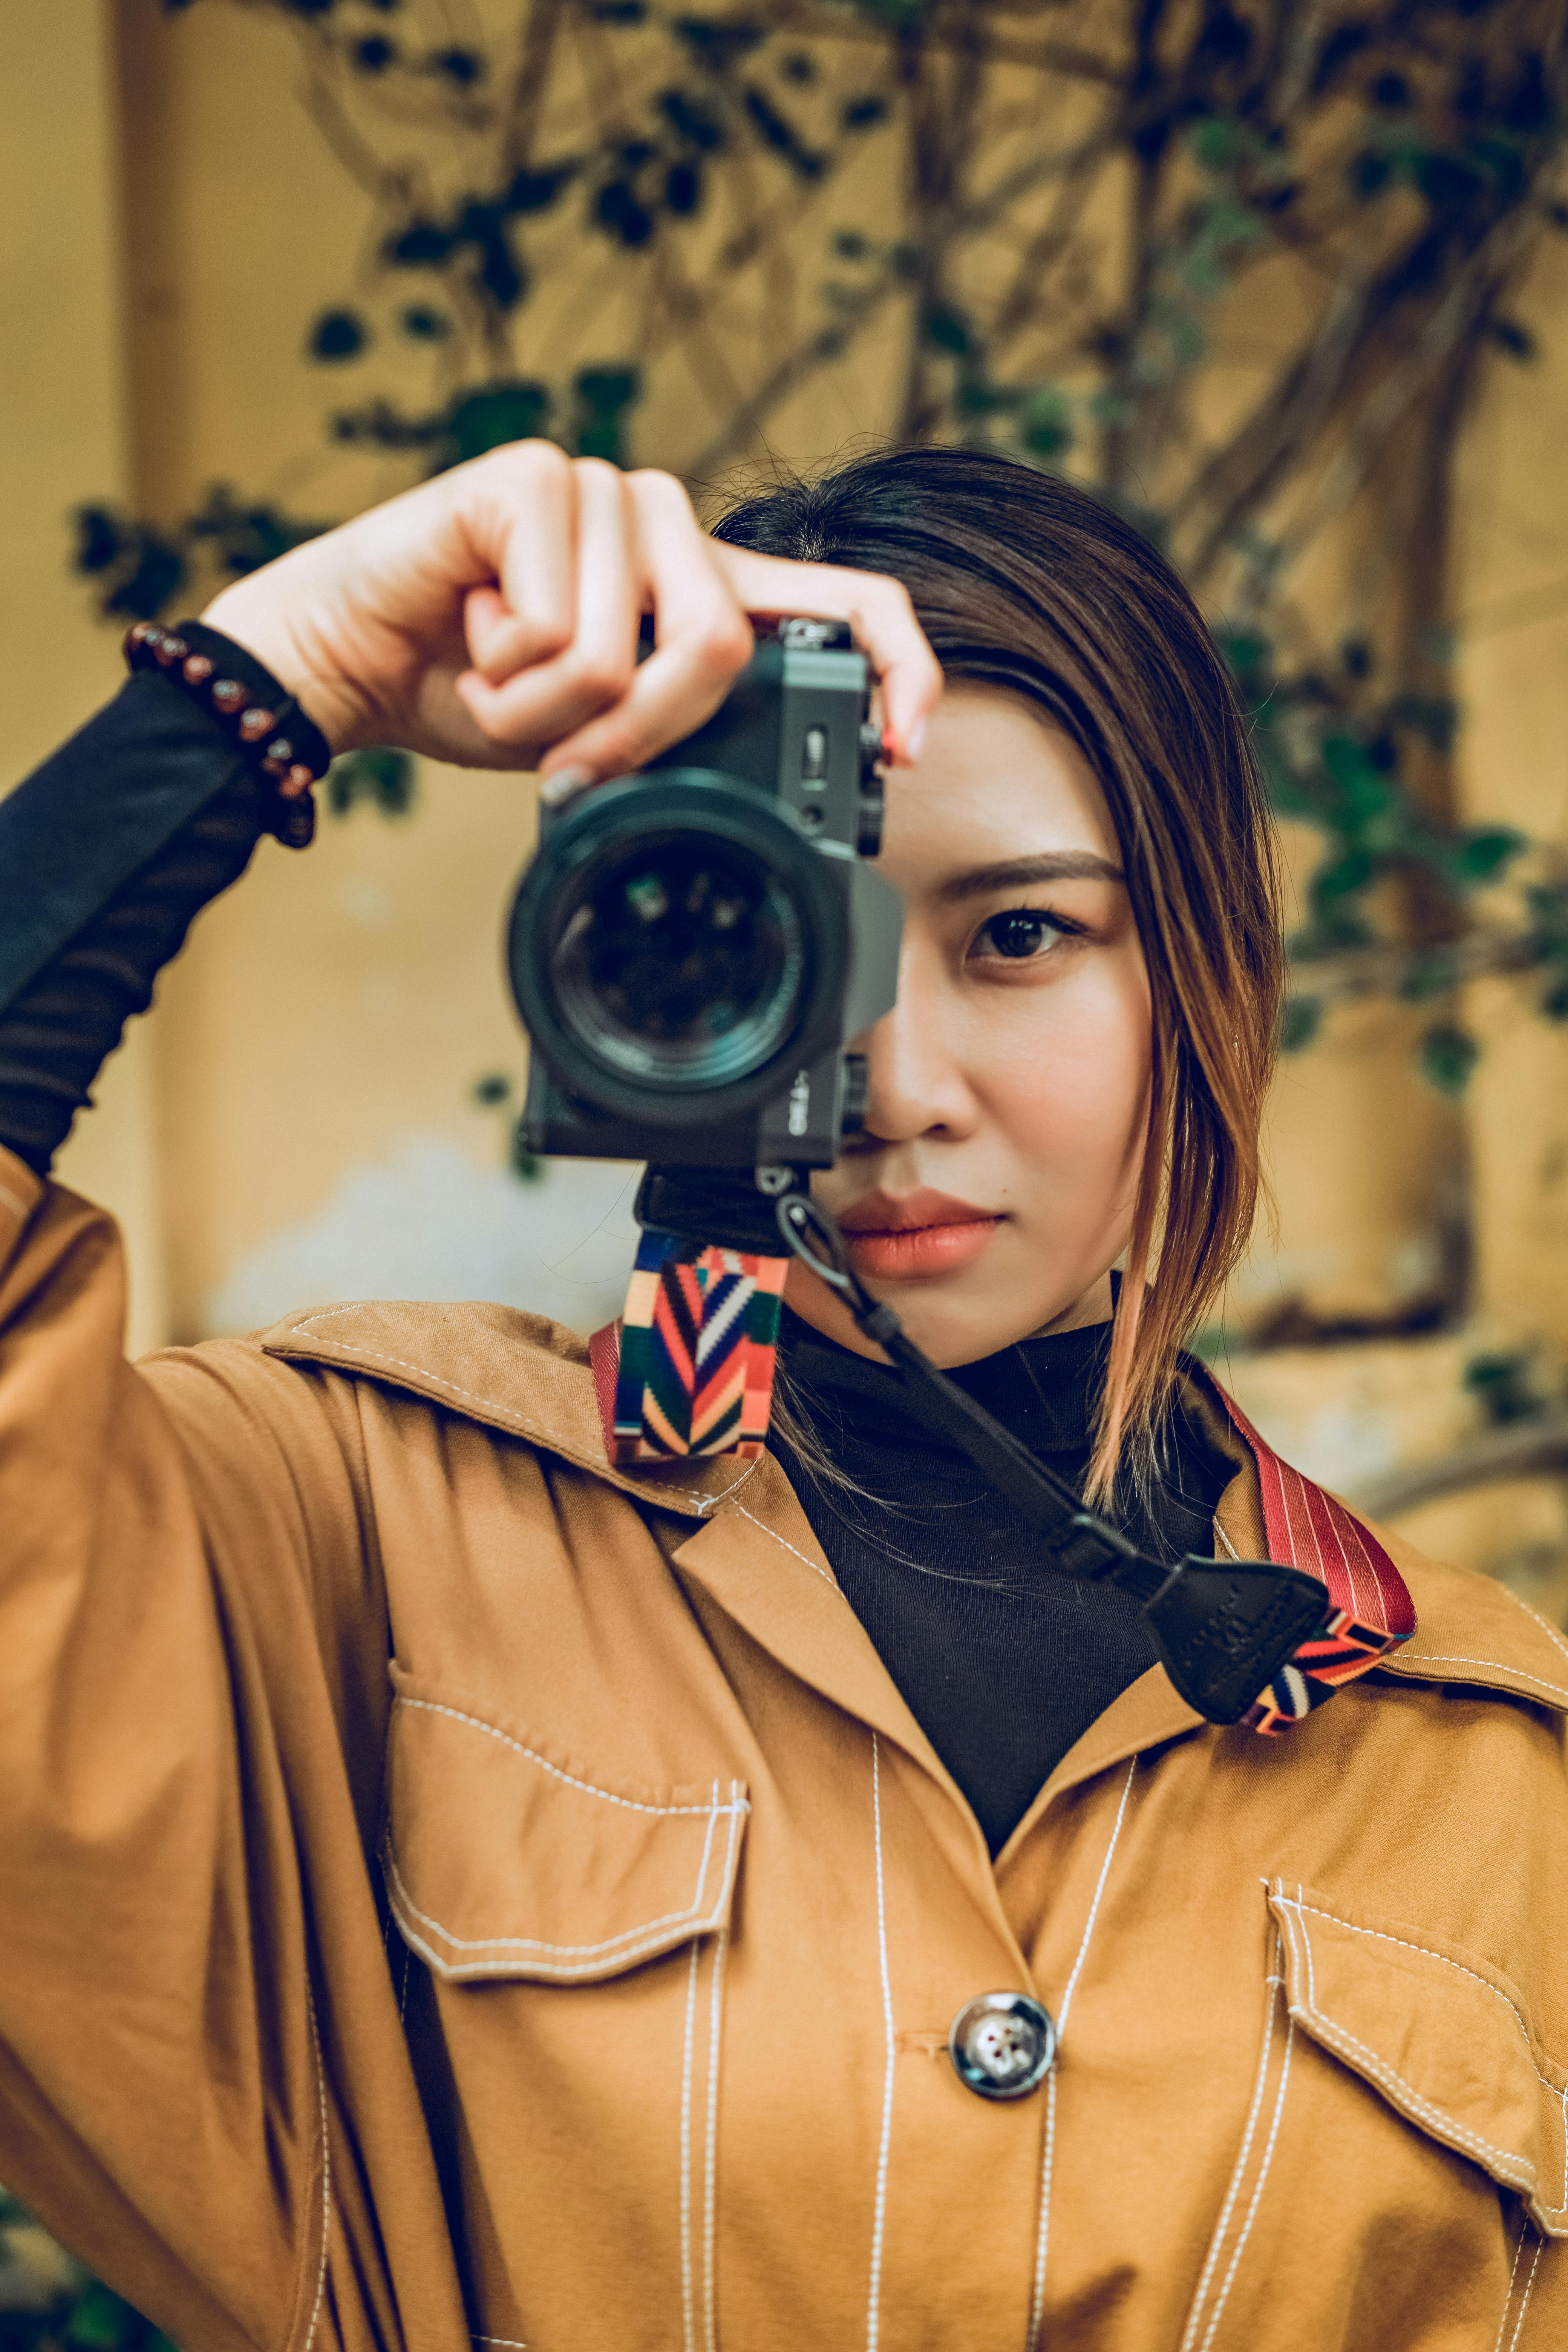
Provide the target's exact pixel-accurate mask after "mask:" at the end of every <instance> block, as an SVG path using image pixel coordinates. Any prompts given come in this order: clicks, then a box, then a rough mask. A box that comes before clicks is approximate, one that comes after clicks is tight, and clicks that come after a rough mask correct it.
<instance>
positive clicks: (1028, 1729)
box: [775, 1308, 1234, 1854]
mask: <svg viewBox="0 0 1568 2352" xmlns="http://www.w3.org/2000/svg"><path fill="white" fill-rule="evenodd" d="M1109 1333H1110V1326H1109V1325H1107V1324H1099V1325H1096V1326H1093V1327H1091V1328H1089V1329H1087V1330H1082V1331H1067V1332H1063V1333H1061V1334H1060V1336H1059V1337H1057V1338H1054V1339H1026V1340H1024V1341H1023V1342H1022V1343H1021V1344H1020V1345H1018V1346H1016V1347H1013V1348H1006V1349H1003V1351H1002V1352H1001V1353H1000V1354H999V1355H995V1356H987V1357H986V1358H985V1359H984V1361H983V1362H981V1363H978V1364H966V1365H963V1366H961V1367H960V1368H958V1369H957V1370H952V1371H951V1372H950V1373H949V1376H948V1377H949V1378H950V1379H951V1380H953V1381H957V1382H958V1384H959V1385H960V1387H962V1388H963V1389H965V1390H967V1391H968V1392H969V1394H970V1395H971V1396H972V1397H973V1398H974V1399H975V1401H976V1402H977V1403H980V1404H983V1405H984V1407H985V1408H986V1410H987V1412H991V1413H994V1415H995V1417H996V1419H997V1420H998V1421H1001V1422H1004V1423H1005V1424H1006V1426H1007V1427H1008V1428H1009V1429H1010V1430H1011V1431H1012V1432H1013V1433H1014V1434H1015V1435H1016V1436H1017V1437H1019V1438H1021V1439H1022V1440H1023V1441H1024V1443H1025V1444H1026V1445H1027V1446H1028V1447H1029V1449H1030V1451H1031V1452H1032V1453H1035V1454H1038V1455H1040V1456H1041V1458H1042V1459H1044V1460H1046V1461H1047V1462H1048V1463H1049V1465H1050V1466H1051V1468H1052V1469H1053V1470H1055V1471H1056V1472H1057V1474H1058V1476H1059V1477H1062V1478H1065V1479H1066V1480H1067V1482H1068V1485H1069V1486H1072V1487H1074V1488H1075V1489H1076V1490H1077V1491H1078V1492H1079V1493H1081V1492H1082V1489H1083V1481H1084V1476H1085V1474H1086V1472H1087V1470H1088V1467H1089V1446H1090V1425H1091V1423H1092V1420H1093V1415H1094V1412H1095V1408H1096V1405H1097V1403H1098V1402H1099V1397H1100V1388H1101V1384H1102V1382H1103V1380H1104V1375H1105V1357H1106V1349H1107V1345H1108V1341H1109ZM780 1363H781V1368H782V1370H783V1371H784V1382H785V1390H786V1393H787V1394H788V1397H789V1400H790V1403H791V1405H792V1407H793V1409H794V1411H795V1414H796V1416H797V1417H798V1418H799V1419H800V1420H801V1421H803V1422H804V1423H805V1424H806V1425H807V1426H808V1427H809V1429H810V1430H811V1432H812V1433H813V1435H814V1436H815V1437H816V1440H817V1442H818V1444H820V1446H821V1448H822V1450H823V1452H824V1453H825V1454H826V1455H827V1456H828V1458H829V1459H830V1461H831V1462H832V1463H833V1464H834V1465H835V1466H836V1467H837V1469H838V1470H839V1471H841V1472H842V1473H843V1474H844V1476H845V1478H846V1479H847V1481H849V1482H850V1483H849V1484H847V1485H841V1484H840V1483H839V1482H838V1481H837V1479H834V1478H830V1477H828V1476H826V1475H824V1474H823V1472H822V1471H821V1469H820V1468H818V1467H817V1466H816V1465H813V1464H812V1463H811V1461H810V1460H809V1458H808V1457H807V1456H805V1455H804V1454H802V1453H800V1452H797V1451H795V1449H794V1448H793V1447H791V1446H789V1445H788V1444H784V1443H780V1442H779V1441H777V1440H775V1449H776V1451H777V1452H778V1454H779V1458H780V1460H781V1462H782V1464H783V1466H784V1471H785V1472H786V1474H787V1475H788V1477H789V1481H790V1484H791V1485H792V1486H794V1488H795V1493H796V1495H797V1496H799V1498H800V1503H801V1507H802V1508H803V1509H804V1510H805V1515H806V1517H807V1518H808V1519H809V1520H810V1522H811V1526H812V1531H813V1533H814V1534H815V1535H816V1539H817V1541H818V1543H819V1544H820V1545H821V1546H822V1549H823V1550H824V1552H825V1553H826V1556H827V1559H828V1562H829V1564H830V1566H831V1567H832V1570H833V1573H834V1575H835V1576H836V1577H837V1580H838V1583H839V1585H840V1587H841V1589H842V1591H843V1592H844V1595H845V1598H846V1599H847V1601H848V1602H849V1605H850V1607H851V1608H852V1609H853V1610H854V1612H855V1613H856V1615H857V1616H858V1618H859V1620H860V1622H861V1623H862V1624H863V1625H864V1626H865V1628H866V1631H867V1633H868V1634H869V1635H870V1637H871V1640H872V1641H873V1643H875V1644H876V1647H877V1649H878V1651H879V1654H880V1655H881V1658H882V1661H883V1663H884V1664H885V1665H886V1666H887V1669H888V1672H889V1674H890V1675H892V1677H893V1680H894V1681H895V1682H896V1683H897V1685H898V1686H899V1688H900V1691H901V1692H902V1693H903V1696H904V1697H905V1699H906V1701H907V1702H908V1704H909V1707H910V1713H911V1714H912V1715H913V1716H914V1717H915V1718H916V1720H917V1721H918V1722H919V1723H920V1725H921V1728H922V1729H923V1730H924V1732H925V1734H926V1737H927V1738H929V1739H930V1741H931V1746H932V1747H933V1748H935V1749H936V1752H937V1754H938V1755H939V1756H940V1757H941V1758H942V1762H943V1763H944V1764H945V1765H946V1766H947V1769H948V1770H949V1771H950V1772H951V1773H952V1777H953V1779H954V1780H956V1781H957V1783H958V1785H959V1787H960V1788H961V1789H962V1790H963V1793H964V1795H965V1796H966V1797H967V1798H968V1800H969V1801H970V1803H971V1805H972V1806H973V1809H974V1813H975V1817H976V1819H977V1820H978V1821H979V1823H980V1826H981V1828H982V1829H983V1830H984V1833H985V1839H986V1843H987V1844H988V1845H989V1846H990V1849H991V1852H992V1853H993V1854H995V1853H999V1852H1000V1851H1001V1849H1002V1847H1003V1846H1004V1845H1005V1843H1006V1841H1007V1839H1008V1837H1009V1836H1010V1835H1011V1833H1012V1832H1013V1831H1014V1830H1015V1829H1016V1827H1017V1824H1018V1823H1019V1822H1020V1821H1021V1820H1022V1819H1023V1817H1024V1815H1025V1813H1026V1811H1027V1810H1028V1808H1029V1806H1030V1804H1031V1802H1032V1801H1033V1800H1034V1798H1035V1796H1036V1794H1037V1791H1038V1790H1039V1789H1040V1788H1041V1787H1042V1786H1043V1785H1044V1783H1045V1781H1046V1780H1047V1779H1048V1777H1049V1775H1050V1773H1051V1771H1052V1770H1053V1769H1054V1768H1055V1767H1056V1765H1057V1764H1058V1763H1059V1762H1060V1760H1061V1759H1062V1758H1063V1757H1064V1756H1065V1755H1066V1754H1067V1751H1068V1748H1070V1747H1071V1746H1072V1744H1073V1742H1074V1741H1075V1740H1076V1739H1077V1738H1079V1735H1080V1733H1082V1732H1084V1731H1086V1730H1087V1729H1088V1727H1089V1725H1090V1724H1091V1723H1092V1722H1093V1721H1094V1719H1095V1717H1097V1716H1098V1715H1100V1714H1102V1713H1103V1712H1104V1710H1105V1708H1106V1707H1107V1706H1110V1702H1111V1700H1112V1699H1113V1698H1115V1697H1116V1696H1117V1695H1118V1693H1119V1692H1121V1691H1123V1690H1125V1689H1126V1688H1127V1686H1128V1685H1129V1684H1130V1683H1132V1682H1135V1681H1136V1680H1137V1678H1138V1676H1139V1675H1141V1674H1142V1673H1143V1672H1144V1670H1145V1668H1146V1667H1148V1666H1150V1665H1152V1664H1153V1660H1154V1653H1153V1649H1152V1645H1151V1643H1150V1641H1149V1637H1148V1634H1147V1633H1145V1631H1144V1628H1143V1623H1142V1618H1141V1616H1140V1614H1139V1607H1138V1603H1137V1601H1135V1600H1133V1599H1132V1597H1131V1594H1129V1593H1125V1592H1121V1591H1118V1589H1117V1588H1116V1587H1115V1586H1114V1585H1107V1584H1091V1583H1089V1582H1086V1581H1084V1580H1081V1579H1079V1578H1075V1577H1069V1576H1063V1575H1059V1574H1057V1573H1055V1572H1054V1571H1052V1570H1048V1569H1046V1568H1043V1567H1041V1566H1040V1565H1039V1542H1038V1538H1037V1537H1036V1536H1035V1535H1034V1533H1033V1532H1032V1530H1031V1529H1030V1528H1029V1526H1028V1523H1027V1521H1026V1520H1025V1519H1024V1518H1023V1517H1022V1516H1021V1515H1020V1514H1019V1513H1018V1512H1017V1511H1016V1509H1015V1508H1014V1507H1013V1505H1012V1504H1011V1503H1009V1502H1008V1501H1007V1499H1006V1497H1005V1496H1003V1495H1001V1494H999V1493H998V1492H997V1491H996V1489H995V1488H994V1486H990V1485H989V1484H988V1483H987V1481H986V1480H985V1479H984V1476H983V1475H981V1473H980V1472H979V1471H978V1470H977V1469H976V1468H975V1467H974V1465H973V1463H972V1462H971V1461H970V1459H969V1457H968V1455H967V1454H963V1453H961V1452H960V1451H959V1449H958V1448H957V1447H956V1446H952V1445H948V1444H944V1443H943V1441H942V1439H941V1438H939V1437H936V1436H935V1435H933V1433H932V1432H931V1428H930V1426H929V1425H928V1424H927V1423H925V1422H923V1421H919V1420H917V1419H915V1418H914V1416H913V1415H912V1414H911V1413H910V1412H909V1410H908V1408H907V1406H906V1404H905V1402H904V1391H903V1388H902V1384H901V1382H900V1379H899V1376H898V1374H897V1373H896V1372H894V1371H892V1370H889V1369H888V1368H887V1367H886V1366H884V1365H880V1364H874V1363H870V1362H868V1361H867V1360H866V1359H865V1358H863V1357H860V1356H856V1355H852V1354H851V1353H850V1352H849V1350H848V1349H846V1348H839V1347H836V1346H834V1345H833V1344H832V1342H831V1341H828V1340H826V1339H821V1338H820V1337H819V1336H818V1334H817V1333H816V1332H815V1331H813V1330H812V1329H810V1328H809V1327H808V1326H807V1325H806V1324H805V1323H802V1322H801V1321H800V1320H799V1319H798V1318H796V1317H795V1316H794V1315H792V1314H790V1312H789V1311H788V1309H787V1308H786V1309H785V1312H784V1328H783V1332H782V1335H781V1340H780ZM1233 1475H1234V1470H1233V1467H1232V1465H1231V1464H1230V1463H1228V1462H1226V1461H1225V1460H1224V1459H1223V1458H1221V1457H1220V1456H1218V1455H1216V1454H1214V1453H1212V1452H1211V1451H1210V1450H1209V1448H1208V1447H1207V1445H1206V1444H1205V1441H1204V1438H1203V1436H1202V1433H1201V1432H1200V1431H1199V1429H1198V1427H1197V1425H1196V1423H1194V1422H1193V1421H1192V1420H1191V1419H1190V1418H1189V1417H1188V1416H1187V1415H1186V1414H1185V1413H1184V1412H1182V1411H1181V1409H1180V1408H1179V1407H1178V1408H1176V1410H1175V1411H1174V1412H1173V1414H1172V1416H1171V1419H1170V1422H1169V1423H1168V1425H1167V1429H1166V1432H1165V1435H1164V1438H1163V1444H1162V1446H1161V1448H1160V1454H1159V1460H1158V1466H1157V1469H1156V1471H1155V1473H1154V1475H1153V1476H1152V1480H1151V1481H1150V1482H1149V1483H1148V1489H1147V1491H1146V1492H1144V1493H1142V1494H1141V1493H1140V1492H1139V1491H1137V1489H1135V1488H1133V1487H1131V1486H1129V1491H1128V1492H1127V1493H1126V1494H1125V1495H1120V1494H1119V1496H1118V1497H1117V1501H1116V1506H1115V1508H1114V1509H1113V1511H1112V1512H1111V1513H1110V1516H1111V1517H1113V1518H1114V1519H1115V1520H1116V1521H1117V1522H1118V1524H1119V1525H1121V1527H1122V1528H1125V1529H1126V1532H1127V1533H1128V1535H1129V1536H1130V1537H1131V1538H1132V1540H1133V1542H1134V1543H1136V1544H1137V1545H1138V1547H1139V1549H1140V1550H1142V1551H1145V1552H1147V1553H1149V1554H1150V1556H1151V1557H1152V1558H1153V1559H1168V1560H1171V1561H1175V1560H1177V1559H1180V1558H1181V1557H1182V1555H1183V1553H1184V1552H1188V1551H1197V1552H1203V1553H1205V1554H1207V1553H1209V1552H1211V1551H1212V1550H1213V1549H1214V1510H1215V1504H1216V1503H1217V1502H1218V1500H1219V1497H1220V1496H1221V1495H1222V1493H1223V1492H1224V1490H1225V1488H1226V1485H1227V1484H1228V1482H1229V1480H1230V1478H1231V1477H1232V1476H1233Z"/></svg>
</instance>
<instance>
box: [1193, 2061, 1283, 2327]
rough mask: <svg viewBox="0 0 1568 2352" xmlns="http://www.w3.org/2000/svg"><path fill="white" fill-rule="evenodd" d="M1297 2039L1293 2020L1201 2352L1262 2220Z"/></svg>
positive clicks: (1224, 2304)
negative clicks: (1254, 2173)
mask: <svg viewBox="0 0 1568 2352" xmlns="http://www.w3.org/2000/svg"><path fill="white" fill-rule="evenodd" d="M1295 2039H1296V2021H1295V2019H1294V2018H1293V2017H1292V2018H1291V2019H1290V2021H1289V2024H1288V2025H1287V2027H1286V2029H1285V2055H1284V2057H1283V2058H1282V2059H1281V2060H1280V2062H1279V2089H1278V2091H1276V2093H1275V2095H1274V2115H1273V2118H1272V2120H1271V2121H1270V2123H1269V2126H1268V2144H1267V2146H1266V2147H1265V2148H1264V2150H1263V2161H1262V2163H1261V2164H1260V2165H1259V2166H1258V2178H1257V2179H1256V2180H1255V2181H1254V2182H1253V2184H1252V2196H1251V2200H1250V2201H1249V2202H1248V2205H1247V2219H1246V2221H1244V2222H1243V2223H1242V2225H1241V2229H1240V2231H1239V2233H1238V2235H1237V2241H1236V2244H1235V2245H1234V2246H1233V2247H1232V2249H1231V2256H1230V2262H1229V2264H1228V2266H1227V2267H1226V2273H1225V2284H1224V2285H1223V2286H1222V2287H1221V2288H1220V2291H1219V2294H1218V2295H1217V2296H1216V2297H1215V2307H1214V2315H1213V2317H1212V2318H1211V2319H1210V2321H1209V2324H1208V2326H1207V2327H1206V2328H1205V2331H1204V2340H1203V2343H1202V2345H1201V2346H1200V2347H1199V2352H1209V2346H1210V2345H1211V2344H1212V2343H1213V2342H1214V2334H1215V2328H1216V2327H1217V2326H1219V2323H1220V2319H1221V2317H1222V2315H1224V2311H1225V2306H1226V2302H1227V2300H1228V2299H1229V2295H1230V2290H1231V2287H1232V2286H1233V2284H1235V2280H1236V2273H1237V2265H1238V2264H1239V2263H1240V2261H1241V2257H1242V2252H1243V2250H1244V2248H1245V2247H1246V2244H1247V2239H1248V2238H1249V2237H1250V2236H1251V2234H1252V2224H1253V2222H1254V2221H1256V2220H1257V2218H1258V2200H1259V2199H1260V2198H1261V2197H1262V2195H1263V2184H1264V2182H1265V2181H1266V2180H1267V2179H1268V2168H1269V2166H1270V2165H1271V2164H1272V2163H1273V2161H1274V2143H1275V2141H1276V2140H1277V2139H1278V2138H1279V2118H1280V2116H1282V2115H1283V2114H1284V2112H1285V2090H1286V2085H1287V2084H1289V2080H1290V2050H1291V2046H1292V2044H1293V2042H1295Z"/></svg>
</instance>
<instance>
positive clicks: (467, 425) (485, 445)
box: [436, 380, 551, 472]
mask: <svg viewBox="0 0 1568 2352" xmlns="http://www.w3.org/2000/svg"><path fill="white" fill-rule="evenodd" d="M550 408H551V398H550V387H549V386H548V384H542V383H528V382H526V381H523V380H518V381H515V382H508V383H490V384H486V385H484V386H483V387H482V388H481V389H480V390H479V391H478V392H469V393H464V394H460V395H459V396H458V399H457V400H455V401H454V402H453V404H452V408H451V411H450V413H449V415H447V421H446V433H445V438H446V442H447V448H446V450H445V452H444V453H443V455H442V457H441V460H440V463H439V465H438V466H437V468H436V470H437V472H440V471H441V470H443V468H444V467H447V466H458V465H461V464H462V462H463V460H464V459H465V458H467V457H483V456H484V454H485V451H486V450H487V449H499V448H501V447H503V446H505V444H506V443H507V442H509V441H526V440H528V439H530V438H531V436H532V435H534V434H536V433H542V431H543V429H544V426H545V425H546V423H547V422H548V420H549V416H550Z"/></svg>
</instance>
